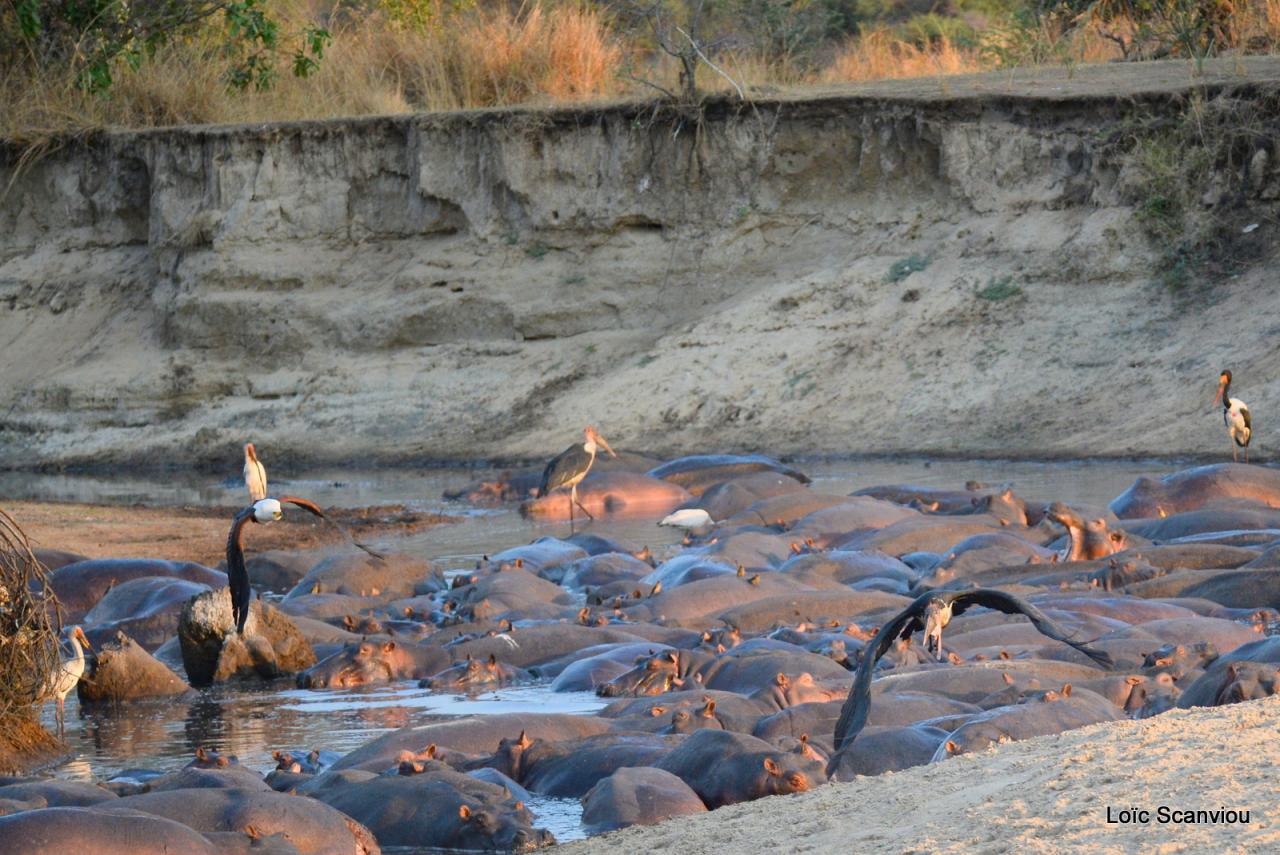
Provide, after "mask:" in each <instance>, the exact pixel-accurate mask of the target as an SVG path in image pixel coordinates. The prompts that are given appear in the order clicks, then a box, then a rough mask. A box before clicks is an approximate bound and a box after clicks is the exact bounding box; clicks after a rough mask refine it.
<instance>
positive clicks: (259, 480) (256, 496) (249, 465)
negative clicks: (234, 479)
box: [244, 442, 267, 502]
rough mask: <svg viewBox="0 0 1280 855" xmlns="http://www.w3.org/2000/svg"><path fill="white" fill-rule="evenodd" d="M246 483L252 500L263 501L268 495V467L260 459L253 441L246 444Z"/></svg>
mask: <svg viewBox="0 0 1280 855" xmlns="http://www.w3.org/2000/svg"><path fill="white" fill-rule="evenodd" d="M244 485H245V486H246V487H248V488H249V501H250V502H261V501H262V500H263V499H265V498H266V497H267V467H265V466H263V465H262V461H261V460H259V459H258V452H257V451H255V450H254V448H253V443H252V442H246V443H245V444H244Z"/></svg>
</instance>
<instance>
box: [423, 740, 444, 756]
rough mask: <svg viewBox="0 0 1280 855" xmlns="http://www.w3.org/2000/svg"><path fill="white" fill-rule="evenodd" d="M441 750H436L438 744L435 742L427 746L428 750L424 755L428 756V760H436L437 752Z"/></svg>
mask: <svg viewBox="0 0 1280 855" xmlns="http://www.w3.org/2000/svg"><path fill="white" fill-rule="evenodd" d="M439 750H440V749H438V748H436V744H435V743H434V742H433V743H431V744H430V745H428V746H427V750H426V751H424V752H423V753H424V754H426V755H427V759H428V760H434V759H435V756H436V752H437V751H439Z"/></svg>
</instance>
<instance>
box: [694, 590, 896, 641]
mask: <svg viewBox="0 0 1280 855" xmlns="http://www.w3.org/2000/svg"><path fill="white" fill-rule="evenodd" d="M910 603H911V600H910V599H908V598H907V597H904V596H902V595H900V594H890V593H887V592H885V591H851V590H848V589H844V590H841V591H796V592H794V593H790V594H784V595H780V596H773V597H763V598H761V599H759V600H756V601H754V602H751V603H746V604H744V605H740V606H736V607H734V608H730V609H726V610H725V611H723V612H720V613H719V614H718V615H717V617H718V618H719V619H720V620H722V621H724V622H725V623H726V624H729V625H730V626H736V627H738V628H739V629H741V630H743V631H744V632H764V631H766V630H770V629H773V628H774V627H777V626H779V625H782V624H789V623H795V622H797V621H802V622H809V623H825V622H827V621H829V620H833V619H834V620H839V621H848V620H853V619H856V618H860V617H864V616H868V615H880V614H886V613H887V614H889V615H892V614H894V613H896V612H899V611H901V610H902V609H903V608H905V607H906V606H908V605H909V604H910Z"/></svg>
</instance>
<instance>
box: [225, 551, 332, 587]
mask: <svg viewBox="0 0 1280 855" xmlns="http://www.w3.org/2000/svg"><path fill="white" fill-rule="evenodd" d="M327 555H328V550H320V549H307V550H286V549H270V550H266V551H264V552H257V553H255V554H253V555H251V556H249V557H248V558H247V559H246V560H245V569H246V570H247V571H248V572H249V584H251V585H252V586H253V587H255V588H259V589H262V590H266V591H272V592H274V593H277V594H287V593H289V591H291V590H292V589H293V587H294V586H295V585H297V584H298V582H300V581H302V579H303V577H305V576H306V575H307V573H308V572H310V570H311V568H312V567H314V566H316V564H317V563H319V562H320V561H321V560H322V559H324V558H325V557H326V556H327Z"/></svg>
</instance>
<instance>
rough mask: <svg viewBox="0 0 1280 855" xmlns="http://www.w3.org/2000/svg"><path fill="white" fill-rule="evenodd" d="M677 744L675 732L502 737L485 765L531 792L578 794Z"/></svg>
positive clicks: (648, 761)
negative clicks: (559, 739) (564, 738)
mask: <svg viewBox="0 0 1280 855" xmlns="http://www.w3.org/2000/svg"><path fill="white" fill-rule="evenodd" d="M680 742H681V737H679V736H662V735H658V734H616V735H615V734H601V735H597V736H588V737H585V738H583V739H575V740H569V741H563V742H548V741H547V740H543V739H536V740H533V739H529V737H528V736H527V735H526V734H525V733H524V732H521V733H520V735H519V736H518V737H517V738H514V739H503V740H502V741H501V742H500V743H499V744H498V752H497V753H496V754H495V755H494V757H493V760H492V761H491V765H492V766H493V767H494V768H496V769H497V770H498V771H500V772H502V773H503V774H505V775H508V776H510V777H511V778H512V779H514V780H515V781H516V782H517V783H519V784H520V785H521V786H523V787H526V788H527V789H529V790H530V791H532V792H535V793H539V794H541V795H546V796H552V797H554V798H581V797H582V796H584V795H586V793H587V791H588V790H590V789H591V788H592V787H594V786H595V785H596V783H597V782H598V781H600V780H601V779H603V778H607V777H608V776H609V775H612V774H613V773H614V772H615V771H617V770H618V769H620V768H622V767H624V766H653V765H656V764H657V763H658V761H660V760H661V759H662V758H663V757H666V756H667V755H668V754H669V753H670V752H671V751H672V749H674V748H675V747H676V746H677V745H679V744H680Z"/></svg>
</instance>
